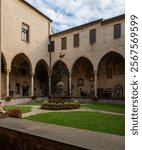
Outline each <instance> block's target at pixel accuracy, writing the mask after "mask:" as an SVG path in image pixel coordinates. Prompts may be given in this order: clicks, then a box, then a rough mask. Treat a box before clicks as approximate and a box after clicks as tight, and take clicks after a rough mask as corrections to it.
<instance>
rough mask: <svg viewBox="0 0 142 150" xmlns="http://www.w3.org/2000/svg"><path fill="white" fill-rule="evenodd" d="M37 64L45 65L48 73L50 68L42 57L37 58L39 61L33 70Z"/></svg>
mask: <svg viewBox="0 0 142 150" xmlns="http://www.w3.org/2000/svg"><path fill="white" fill-rule="evenodd" d="M38 64H43V65H44V66H45V68H46V69H47V71H48V74H49V71H50V68H49V65H48V64H47V62H46V61H45V60H44V59H41V60H39V61H38V62H37V63H36V66H35V69H34V72H35V71H36V67H37V65H38Z"/></svg>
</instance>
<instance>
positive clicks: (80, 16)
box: [26, 0, 125, 33]
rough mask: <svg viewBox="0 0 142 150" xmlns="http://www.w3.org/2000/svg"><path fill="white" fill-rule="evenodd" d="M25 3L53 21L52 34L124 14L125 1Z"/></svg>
mask: <svg viewBox="0 0 142 150" xmlns="http://www.w3.org/2000/svg"><path fill="white" fill-rule="evenodd" d="M26 1H27V2H28V3H30V4H31V5H32V6H34V7H35V8H37V9H38V10H39V11H41V12H42V13H44V14H45V15H46V16H48V17H49V18H50V19H51V20H53V25H52V31H53V32H54V33H56V32H60V31H63V30H66V29H69V28H73V27H75V26H79V25H81V24H85V23H88V22H91V21H94V20H97V19H102V18H103V19H107V18H111V17H114V16H117V15H121V14H123V13H125V0H26Z"/></svg>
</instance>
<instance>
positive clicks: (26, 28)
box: [21, 23, 29, 42]
mask: <svg viewBox="0 0 142 150" xmlns="http://www.w3.org/2000/svg"><path fill="white" fill-rule="evenodd" d="M21 38H22V41H25V42H29V26H28V25H27V24H25V23H22V35H21Z"/></svg>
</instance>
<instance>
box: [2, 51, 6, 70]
mask: <svg viewBox="0 0 142 150" xmlns="http://www.w3.org/2000/svg"><path fill="white" fill-rule="evenodd" d="M1 65H4V70H5V69H6V68H7V62H6V59H5V56H4V55H3V53H2V52H1Z"/></svg>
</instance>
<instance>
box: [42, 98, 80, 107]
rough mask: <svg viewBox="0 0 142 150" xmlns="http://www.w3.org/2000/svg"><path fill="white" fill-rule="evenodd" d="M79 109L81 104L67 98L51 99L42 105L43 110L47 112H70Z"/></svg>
mask: <svg viewBox="0 0 142 150" xmlns="http://www.w3.org/2000/svg"><path fill="white" fill-rule="evenodd" d="M79 107H80V104H79V102H78V101H73V100H67V99H65V98H64V99H63V98H51V99H50V100H48V101H44V102H43V103H42V104H41V109H47V110H68V109H78V108H79Z"/></svg>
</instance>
